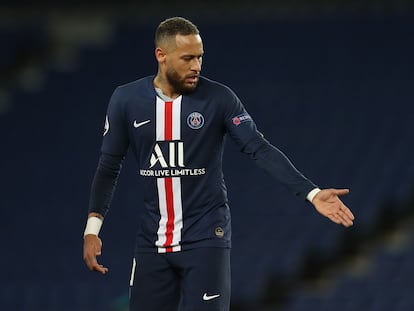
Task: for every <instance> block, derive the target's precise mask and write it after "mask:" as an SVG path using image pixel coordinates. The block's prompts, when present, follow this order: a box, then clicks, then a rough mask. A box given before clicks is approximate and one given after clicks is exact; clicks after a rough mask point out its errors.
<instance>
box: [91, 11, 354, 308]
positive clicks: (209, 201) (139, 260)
mask: <svg viewBox="0 0 414 311" xmlns="http://www.w3.org/2000/svg"><path fill="white" fill-rule="evenodd" d="M203 53H204V52H203V43H202V40H201V37H200V34H199V31H198V29H197V27H196V26H195V25H194V24H193V23H192V22H190V21H188V20H187V19H184V18H181V17H173V18H169V19H167V20H164V21H163V22H161V23H160V24H159V26H158V28H157V30H156V34H155V57H156V59H157V62H158V72H157V74H156V75H155V76H148V77H144V78H142V79H139V80H137V81H134V82H131V83H128V84H125V85H122V86H119V87H118V88H116V90H115V91H114V93H113V95H112V97H111V100H110V102H109V105H108V110H107V115H106V119H105V128H104V133H103V143H102V148H101V156H100V159H99V164H98V167H97V169H96V173H95V177H94V180H93V183H92V189H91V196H90V205H89V214H88V219H87V223H86V228H85V232H84V260H85V262H86V265H87V266H88V268H89V269H90V270H93V271H97V272H100V273H102V274H105V273H107V272H108V269H107V268H106V267H104V266H103V265H100V264H99V263H98V262H97V259H96V257H97V256H98V255H100V254H101V245H102V243H101V240H100V239H99V237H98V234H99V231H100V229H101V226H102V223H103V219H104V217H105V215H106V213H107V211H108V208H109V206H110V202H111V198H112V195H113V192H114V189H115V185H116V181H117V178H118V175H119V172H120V169H121V164H122V161H123V159H124V157H125V154H126V152H127V150H128V148H130V149H131V151H132V152H133V154H134V156H135V158H136V161H137V162H138V164H139V168H140V170H139V174H140V175H141V176H142V177H143V178H142V179H143V187H144V190H145V191H144V194H145V195H144V204H143V208H144V215H143V217H142V221H141V223H140V224H139V229H138V234H137V239H136V247H135V258H134V259H133V267H132V269H133V271H132V274H131V281H130V286H131V297H130V309H131V311H135V310H144V311H175V310H183V311H195V310H197V311H198V310H208V311H223V310H229V306H230V247H231V241H230V240H231V239H230V237H231V227H230V212H229V206H228V203H227V194H226V186H225V184H224V180H223V173H222V152H223V138H224V136H225V135H226V134H228V135H229V136H230V137H231V138H232V139H233V140H234V141H235V142H236V143H237V145H238V146H239V147H240V149H241V151H242V152H244V153H246V154H248V155H250V156H251V158H252V159H253V160H254V161H255V162H256V163H257V165H258V166H260V167H261V168H262V169H264V170H265V171H267V172H269V173H270V174H271V175H272V176H273V177H274V178H275V180H276V181H278V182H280V183H281V184H283V185H285V186H286V187H287V188H288V189H290V190H291V191H292V192H293V193H294V194H296V195H297V196H299V197H301V198H303V200H308V201H310V202H311V203H312V204H313V205H314V207H315V208H316V210H317V211H318V212H319V213H321V214H322V215H324V216H326V217H328V218H329V219H331V220H332V221H333V222H335V223H337V224H341V225H344V226H346V227H348V226H351V225H352V224H353V219H354V216H353V214H352V212H351V211H350V210H349V209H348V208H347V207H346V206H345V205H344V204H343V203H342V201H341V200H340V199H339V196H341V195H344V194H347V193H348V189H323V190H321V189H319V188H318V187H317V186H316V185H315V184H314V183H312V182H311V181H310V180H309V179H307V178H305V177H304V176H303V175H302V174H301V173H300V172H299V171H298V170H297V169H296V168H295V167H294V166H293V165H292V163H291V162H290V161H289V160H288V158H287V157H286V156H285V155H284V154H283V153H282V152H281V151H280V150H278V149H277V148H276V147H274V146H273V145H271V144H270V143H269V142H268V141H267V140H266V139H265V138H264V137H263V135H262V134H261V133H260V132H259V131H258V130H257V129H256V125H255V123H254V121H253V120H252V118H251V116H250V115H249V114H248V112H247V111H246V110H245V108H244V107H243V105H242V103H241V101H240V100H239V98H238V97H237V96H236V95H235V94H234V92H233V91H232V90H231V89H230V88H228V87H227V86H225V85H223V84H220V83H218V82H215V81H212V80H210V79H207V78H206V77H203V76H201V75H200V72H201V65H202V59H203Z"/></svg>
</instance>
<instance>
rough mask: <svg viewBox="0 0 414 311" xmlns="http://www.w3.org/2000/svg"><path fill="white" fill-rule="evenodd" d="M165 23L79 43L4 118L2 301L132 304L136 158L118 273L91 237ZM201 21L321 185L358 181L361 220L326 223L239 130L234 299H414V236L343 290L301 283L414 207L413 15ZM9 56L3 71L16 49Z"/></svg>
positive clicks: (214, 68) (12, 306) (361, 304)
mask: <svg viewBox="0 0 414 311" xmlns="http://www.w3.org/2000/svg"><path fill="white" fill-rule="evenodd" d="M195 21H197V20H195ZM157 22H158V21H156V22H154V23H150V22H148V24H145V25H139V26H136V25H126V24H122V23H120V25H119V26H118V28H117V32H116V35H115V36H114V40H113V41H112V42H111V43H110V44H109V45H107V46H104V47H99V48H98V47H85V48H83V49H82V50H81V51H80V55H79V63H78V66H77V67H76V68H75V69H74V70H73V71H72V72H65V73H62V72H59V71H57V70H55V69H54V68H53V67H52V66H48V67H46V68H44V70H45V71H46V77H47V80H46V83H45V86H44V88H43V89H41V90H39V91H36V92H23V91H18V90H16V91H15V92H14V93H13V94H12V106H11V108H10V109H9V110H8V112H7V113H6V114H4V115H0V132H1V133H2V146H3V149H2V150H3V155H2V159H3V161H1V162H2V163H1V164H0V168H1V171H2V176H3V178H2V179H1V180H0V187H1V189H2V195H1V198H0V206H1V209H0V216H1V217H0V218H1V219H0V235H1V236H2V238H1V240H0V241H1V243H2V245H5V247H6V248H5V249H6V252H4V253H3V252H2V255H3V256H1V257H0V265H1V266H2V267H3V272H2V274H1V277H0V287H1V290H0V309H1V310H32V311H37V310H39V311H40V310H42V311H45V310H53V311H55V310H59V311H65V310H68V311H69V310H77V311H82V310H87V311H94V310H97V311H98V310H99V311H105V310H108V311H111V310H112V311H120V310H121V308H122V306H121V307H120V306H116V299H117V298H121V300H122V297H125V296H126V295H127V294H128V280H129V271H130V261H131V260H130V258H131V254H132V245H133V238H134V236H133V235H134V230H135V224H136V222H137V219H138V218H139V208H140V207H141V205H140V203H139V202H140V201H139V200H140V197H141V192H140V190H139V180H138V179H137V178H136V176H135V171H136V167H135V165H134V163H133V162H132V161H130V159H129V157H128V158H127V160H128V161H127V162H126V165H125V167H124V170H123V172H122V175H121V178H120V183H119V187H118V189H117V192H116V195H115V198H114V201H113V207H112V210H111V211H110V214H109V215H108V218H107V220H106V222H105V226H104V229H103V231H102V238H103V242H104V249H103V256H102V258H101V261H102V262H103V263H105V264H107V265H108V266H109V268H110V270H111V272H110V273H109V274H108V275H107V276H105V277H101V276H97V275H93V274H91V273H89V271H87V269H86V267H84V264H83V262H82V249H81V248H82V232H83V229H84V222H85V217H86V211H87V204H88V195H89V187H90V183H91V180H92V177H93V173H94V169H95V167H96V164H97V162H96V161H97V158H98V155H99V146H100V141H101V129H102V126H103V117H104V114H105V109H106V105H107V102H108V99H109V96H110V95H111V93H112V91H113V89H114V88H115V87H116V86H117V85H119V84H123V83H125V82H128V81H131V80H134V79H137V78H139V77H141V76H143V75H148V74H152V73H154V72H155V68H156V63H155V60H154V59H153V43H152V38H153V29H154V27H155V26H156V23H157ZM199 27H200V29H201V34H202V36H203V38H204V44H205V49H206V55H205V60H204V68H203V72H204V75H206V76H208V77H210V78H212V79H216V80H218V81H221V82H223V83H225V84H228V85H229V86H230V87H232V88H233V89H234V90H235V91H236V93H237V94H238V95H239V97H240V98H241V99H242V101H243V102H244V104H245V106H246V108H247V109H248V111H249V112H250V113H251V115H252V116H253V118H254V119H255V120H256V123H257V124H258V127H259V129H260V131H261V132H263V133H264V135H265V136H266V137H267V138H268V139H269V140H270V141H271V142H273V143H274V144H275V145H276V146H278V147H279V148H280V149H281V150H283V151H284V152H286V154H287V155H288V156H289V157H290V158H291V159H292V161H293V162H294V163H295V165H296V166H297V167H298V168H299V169H300V170H301V171H302V172H303V173H304V174H305V175H306V176H308V177H310V178H311V179H312V180H314V181H315V182H316V183H317V184H319V185H320V186H321V187H349V188H350V189H351V193H350V195H349V196H348V197H345V198H344V201H345V202H346V204H348V205H349V206H350V207H351V209H352V210H353V211H354V214H355V215H356V217H357V219H356V222H355V225H354V227H353V228H351V229H343V228H340V227H338V226H335V225H333V224H332V223H330V222H328V221H327V220H326V219H323V218H322V217H320V216H319V215H317V213H316V212H315V211H314V210H313V209H312V207H311V205H310V204H309V203H304V202H301V201H300V200H299V199H297V198H295V197H294V196H293V195H291V194H290V193H288V192H287V190H285V189H284V188H283V187H281V186H280V185H277V184H275V183H274V182H273V181H272V179H271V178H270V177H269V176H266V175H265V174H264V173H263V172H262V171H260V169H258V168H256V167H255V165H254V163H253V161H251V160H250V159H248V158H247V157H246V156H244V155H242V154H240V153H239V152H238V150H237V147H236V146H235V145H234V144H233V143H232V142H231V141H230V140H229V141H228V144H227V152H226V153H225V159H224V163H225V167H224V172H225V177H226V181H227V185H228V188H229V189H228V190H229V197H230V206H231V209H232V217H233V232H234V235H233V251H232V267H233V285H232V292H233V296H232V297H233V298H232V301H233V308H232V310H233V311H237V310H256V311H262V310H260V308H263V311H264V309H265V308H266V307H265V306H264V305H266V304H267V308H270V309H266V310H276V307H274V309H273V308H271V307H269V306H268V304H271V303H276V302H277V301H273V300H277V299H278V298H279V297H281V295H282V294H283V295H284V294H286V296H287V297H288V298H286V297H282V298H286V300H283V302H284V304H283V305H282V304H280V303H279V305H278V307H277V308H278V309H277V310H283V311H302V310H311V311H312V310H318V311H321V310H337V311H342V310H344V311H347V310H366V311H369V310H372V311H379V310H391V309H392V310H395V311H399V310H401V311H404V310H414V309H413V308H414V298H413V295H412V293H411V292H412V290H413V286H414V283H413V281H412V280H411V279H412V278H411V277H410V276H412V275H413V266H412V264H411V263H412V262H413V259H414V248H413V247H412V245H413V243H411V244H410V243H408V244H407V245H406V246H404V247H402V249H400V250H399V251H398V252H396V253H390V252H388V251H386V250H384V249H380V250H379V251H378V252H377V253H376V255H375V256H373V258H372V267H371V269H369V270H368V271H366V272H365V273H364V274H362V276H359V277H354V276H352V275H350V274H349V273H345V272H343V273H340V274H339V276H338V279H336V280H335V282H334V286H332V288H328V289H324V290H322V291H319V292H316V293H315V291H312V290H307V289H306V288H305V289H301V290H297V289H295V287H291V285H292V284H297V282H299V281H300V280H301V277H302V276H303V274H304V273H305V272H306V271H307V269H309V267H316V268H314V269H321V267H329V265H331V264H333V263H334V262H335V261H336V260H338V259H340V258H341V256H342V255H343V254H344V250H346V249H349V248H357V247H358V245H353V244H355V243H356V244H358V243H359V241H365V240H366V239H368V238H370V237H372V236H373V235H375V234H377V232H378V230H380V228H381V227H380V225H381V224H382V223H383V221H384V214H386V215H387V216H388V217H389V218H390V219H391V218H392V219H393V220H398V219H400V218H402V217H405V215H407V214H409V213H410V209H412V208H413V206H412V205H409V204H406V203H405V202H406V201H407V199H408V198H409V197H410V195H411V193H412V191H413V190H414V161H413V157H412V155H413V151H414V147H413V146H414V145H413V139H414V131H413V129H412V120H413V119H414V106H413V105H412V102H413V99H414V96H413V92H412V88H413V80H414V61H413V58H412V57H411V55H414V43H413V42H414V41H413V40H412V34H413V32H414V22H413V21H412V19H408V18H407V19H404V18H387V19H385V20H384V19H379V18H362V17H361V18H337V19H334V18H319V19H309V20H307V19H304V20H296V21H295V20H286V21H271V20H270V21H260V22H257V21H255V22H250V23H249V22H247V21H241V20H227V21H215V22H214V23H209V22H208V21H203V22H201V23H200V24H199ZM0 36H2V38H3V35H2V34H1V31H0ZM9 36H11V37H9ZM7 37H8V40H10V41H8V42H13V40H14V38H13V36H12V34H11V33H8V34H7ZM2 46H3V45H2ZM5 46H9V45H7V44H6V45H5ZM0 52H1V54H0V70H1V68H5V67H4V66H7V63H8V61H9V58H10V55H11V54H10V53H13V51H12V50H11V49H9V50H8V51H7V49H6V50H4V49H2V50H1V51H0ZM390 202H392V203H393V204H392V207H393V208H392V209H390V208H389V206H390V205H389V204H388V203H390ZM349 236H351V237H352V239H349ZM409 236H410V237H411V239H414V232H413V231H411V232H410V235H409ZM411 241H412V240H411ZM351 243H352V245H351ZM309 262H312V263H314V264H315V266H309ZM269 286H270V287H269ZM272 286H273V287H272ZM269 288H276V289H277V290H280V293H273V294H272V293H271V291H270V293H269ZM272 295H273V296H274V297H273V298H272ZM282 298H281V299H282ZM264 300H266V302H263V301H264ZM108 306H109V307H108Z"/></svg>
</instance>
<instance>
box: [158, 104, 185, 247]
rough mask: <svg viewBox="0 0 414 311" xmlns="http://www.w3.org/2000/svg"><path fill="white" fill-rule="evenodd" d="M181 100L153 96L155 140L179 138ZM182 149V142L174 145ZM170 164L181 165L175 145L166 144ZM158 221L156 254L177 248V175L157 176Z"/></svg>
mask: <svg viewBox="0 0 414 311" xmlns="http://www.w3.org/2000/svg"><path fill="white" fill-rule="evenodd" d="M181 99H182V96H180V97H178V98H176V99H175V100H174V101H172V102H171V101H170V102H168V101H167V102H165V101H163V100H162V99H161V98H159V97H157V101H156V140H157V141H167V140H168V141H172V140H180V139H181ZM178 148H179V150H178V151H180V152H183V150H182V145H178ZM170 152H171V153H172V154H170V159H169V162H170V165H172V166H173V167H175V166H176V165H177V164H178V165H181V166H183V163H181V162H183V161H182V159H181V158H180V157H179V158H178V162H179V163H175V153H176V151H175V145H174V144H170ZM157 190H158V204H159V211H160V221H159V224H158V230H157V237H158V239H157V241H156V242H155V245H156V246H157V247H158V252H159V253H165V252H175V251H180V250H181V246H180V242H181V230H182V228H183V213H182V197H181V179H180V177H173V178H171V177H167V178H157Z"/></svg>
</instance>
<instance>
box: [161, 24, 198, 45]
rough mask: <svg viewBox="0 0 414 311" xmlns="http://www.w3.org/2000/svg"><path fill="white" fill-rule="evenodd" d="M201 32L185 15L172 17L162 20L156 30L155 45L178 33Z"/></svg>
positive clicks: (193, 33)
mask: <svg viewBox="0 0 414 311" xmlns="http://www.w3.org/2000/svg"><path fill="white" fill-rule="evenodd" d="M198 34H200V32H199V30H198V28H197V26H196V25H194V24H193V23H192V22H190V21H189V20H188V19H185V18H183V17H171V18H167V19H166V20H164V21H162V22H161V23H160V24H159V25H158V27H157V30H156V31H155V46H158V45H159V44H160V42H161V41H162V40H164V39H170V38H175V36H176V35H183V36H188V35H198Z"/></svg>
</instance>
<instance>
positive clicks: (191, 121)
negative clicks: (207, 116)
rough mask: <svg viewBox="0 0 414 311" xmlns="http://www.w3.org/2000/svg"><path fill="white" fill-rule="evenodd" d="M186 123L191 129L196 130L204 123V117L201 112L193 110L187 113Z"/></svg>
mask: <svg viewBox="0 0 414 311" xmlns="http://www.w3.org/2000/svg"><path fill="white" fill-rule="evenodd" d="M187 124H188V126H189V127H190V128H192V129H193V130H198V129H200V128H202V127H203V125H204V117H203V115H202V114H201V113H199V112H196V111H194V112H192V113H190V114H189V115H188V117H187Z"/></svg>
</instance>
